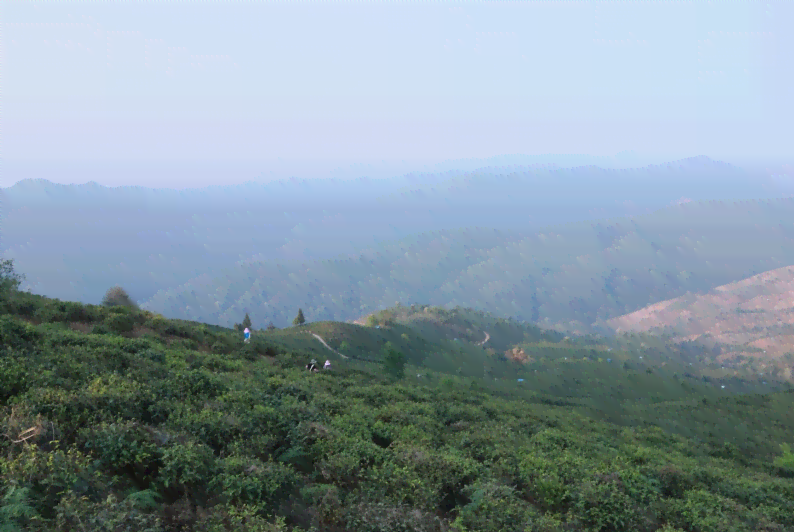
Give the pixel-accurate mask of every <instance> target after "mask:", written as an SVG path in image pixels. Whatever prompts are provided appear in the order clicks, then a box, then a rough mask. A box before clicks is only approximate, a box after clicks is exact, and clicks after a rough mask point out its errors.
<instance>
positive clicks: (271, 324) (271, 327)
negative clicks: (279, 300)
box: [267, 321, 276, 331]
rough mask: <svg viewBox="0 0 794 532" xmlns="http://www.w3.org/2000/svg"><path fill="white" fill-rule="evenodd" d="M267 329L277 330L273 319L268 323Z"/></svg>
mask: <svg viewBox="0 0 794 532" xmlns="http://www.w3.org/2000/svg"><path fill="white" fill-rule="evenodd" d="M267 330H268V331H275V330H276V326H275V325H273V322H272V321H271V322H270V323H268V324H267Z"/></svg>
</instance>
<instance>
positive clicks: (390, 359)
mask: <svg viewBox="0 0 794 532" xmlns="http://www.w3.org/2000/svg"><path fill="white" fill-rule="evenodd" d="M384 350H385V351H386V353H385V355H384V357H383V367H384V369H385V370H386V373H387V374H388V375H389V377H391V378H392V379H394V380H400V379H402V378H403V377H404V376H405V363H406V361H407V360H408V359H407V358H406V356H405V355H403V354H402V353H400V352H399V351H397V350H396V349H394V348H393V347H392V346H391V343H387V344H386V348H385V349H384Z"/></svg>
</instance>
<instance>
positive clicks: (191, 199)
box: [0, 157, 780, 325]
mask: <svg viewBox="0 0 794 532" xmlns="http://www.w3.org/2000/svg"><path fill="white" fill-rule="evenodd" d="M540 159H545V158H540ZM505 160H506V159H505ZM513 160H514V161H516V162H517V161H519V160H520V159H513ZM493 162H495V161H493ZM547 162H552V161H548V160H547ZM562 162H564V163H565V164H567V165H568V167H559V166H555V165H553V164H542V165H539V164H535V165H531V164H530V165H527V164H511V165H510V166H506V165H504V164H502V165H500V166H496V165H494V166H485V165H484V166H483V167H480V168H475V169H469V170H467V171H462V170H453V171H444V172H428V173H412V174H405V175H399V176H397V177H393V178H387V179H356V180H338V179H285V180H281V181H277V182H269V183H256V182H249V183H245V184H242V185H230V186H212V187H205V188H193V189H185V190H170V189H153V188H144V187H126V186H123V187H104V186H100V185H98V184H97V183H93V182H91V183H85V184H75V185H59V184H55V183H52V182H49V181H46V180H44V179H36V180H32V179H26V180H23V181H20V182H18V183H16V184H15V185H14V186H11V187H7V188H0V200H1V201H0V203H1V204H2V209H0V223H1V224H2V227H3V241H2V247H3V253H4V254H5V256H14V257H16V258H17V263H18V265H19V267H20V268H22V269H24V271H25V272H26V273H27V276H28V281H29V282H30V287H31V288H32V289H33V290H34V292H36V293H40V294H47V295H49V296H50V297H59V298H61V299H64V300H69V301H82V302H84V303H96V302H98V301H99V300H100V299H101V297H102V294H103V293H104V291H105V290H106V289H107V287H108V286H112V285H113V284H121V285H122V286H124V287H125V288H126V289H127V290H128V292H129V293H130V294H131V296H132V297H133V299H134V300H136V301H139V302H143V301H148V300H149V299H151V298H152V297H154V296H155V295H156V294H157V293H158V292H159V291H168V290H172V289H174V290H176V289H177V287H182V288H185V287H186V285H187V284H190V285H194V284H197V281H201V277H200V276H206V277H207V278H208V279H212V280H214V284H217V285H218V286H223V284H224V283H223V282H222V280H220V279H222V278H223V277H225V275H226V272H225V271H223V270H229V271H230V272H231V273H232V283H231V284H232V289H231V290H230V294H229V297H234V296H235V295H236V294H237V285H238V284H240V283H242V284H246V282H247V281H248V279H247V278H243V280H242V281H241V280H239V279H237V278H236V276H237V275H238V274H239V273H243V274H244V275H245V274H248V273H250V272H239V271H234V269H235V267H236V265H237V263H239V262H249V261H252V260H256V261H264V262H274V263H277V264H280V265H281V268H282V269H283V268H287V269H289V270H290V271H291V273H294V274H296V275H300V274H302V273H303V269H301V268H297V267H296V264H297V265H300V264H303V263H305V264H306V265H308V269H309V270H310V271H312V272H314V271H316V270H318V269H323V268H324V267H325V266H324V265H323V261H328V260H333V261H337V260H340V259H341V260H346V259H350V258H352V259H353V260H354V261H355V260H358V259H359V258H360V257H361V256H362V255H365V256H366V255H368V252H367V248H372V247H374V248H376V249H375V251H381V250H380V249H378V246H379V245H380V244H384V245H393V244H394V243H395V242H400V243H402V244H403V246H405V249H401V250H400V251H399V255H398V256H402V255H404V253H405V252H406V251H407V249H409V248H411V247H412V245H413V241H414V240H416V238H414V236H413V235H419V234H421V233H424V232H427V233H437V232H450V233H459V231H458V230H460V229H461V228H472V229H473V228H476V227H479V228H489V229H496V230H498V231H499V232H500V233H502V234H505V233H509V232H518V233H521V234H525V235H531V234H536V233H537V232H539V231H543V232H545V230H546V229H547V228H550V227H554V228H555V229H554V230H553V232H555V233H565V231H564V230H562V229H564V226H565V224H567V223H575V222H580V223H581V222H585V221H586V222H587V223H590V221H591V220H595V219H601V220H608V219H611V220H613V221H614V220H623V221H626V218H625V217H626V216H637V215H642V214H644V213H648V212H652V211H655V210H658V209H660V208H663V207H665V206H668V205H671V204H673V203H675V202H676V201H678V200H679V199H680V198H682V197H685V198H690V199H692V200H693V202H698V201H702V200H706V199H723V200H726V201H727V200H731V201H736V200H747V199H758V198H767V197H771V196H776V195H780V194H779V193H777V192H776V191H777V190H779V189H780V187H779V186H777V185H778V184H777V183H776V182H774V181H773V180H771V179H770V178H769V176H768V175H767V176H761V175H756V174H755V173H748V172H746V171H744V170H742V169H741V168H737V167H735V166H732V165H729V164H726V163H723V162H720V161H715V160H712V159H709V158H708V157H693V158H689V159H684V160H679V161H671V162H669V163H665V164H659V165H649V166H644V167H638V168H623V169H620V170H618V169H609V168H601V167H598V166H596V165H593V164H591V163H592V162H593V161H592V160H591V161H590V163H587V162H586V160H585V158H567V160H563V161H562ZM466 166H467V168H470V167H469V165H468V163H467V164H466ZM51 171H52V172H57V171H58V168H57V167H56V168H51ZM75 179H76V180H78V182H79V179H80V177H76V178H75ZM572 192H575V194H573V195H572ZM474 205H476V208H473V206H474ZM588 227H589V226H588ZM588 237H589V235H588ZM455 238H461V239H463V241H462V242H460V243H461V245H468V246H470V247H477V246H476V245H475V244H474V243H472V242H467V241H466V235H465V234H456V235H455ZM533 245H534V244H533ZM494 246H497V247H498V246H504V243H502V242H494V244H493V246H491V247H494ZM775 249H778V250H779V246H778V247H777V248H775ZM415 251H416V252H417V253H418V257H417V258H418V259H420V260H421V259H422V258H423V257H422V256H423V255H424V253H423V250H422V249H421V247H420V249H417V250H415ZM566 253H570V251H568V250H566ZM495 256H499V254H498V253H497V254H495ZM772 256H776V255H774V254H772ZM764 257H766V255H765V256H764ZM367 258H368V259H369V258H370V257H367ZM427 258H428V259H430V258H434V257H432V256H428V257H427ZM451 259H452V260H451V261H450V262H451V265H452V267H453V268H452V270H450V272H451V273H450V275H449V276H448V277H445V278H442V279H435V278H433V279H431V280H430V281H432V282H436V281H437V280H438V281H439V286H443V285H444V284H445V282H446V281H450V282H451V283H452V284H449V285H448V286H446V287H444V288H443V289H442V291H441V293H440V294H433V293H431V291H430V290H429V289H428V288H429V287H428V285H427V284H422V285H420V287H421V288H422V289H423V290H425V292H424V293H422V294H419V293H416V294H412V297H415V299H416V300H418V301H429V302H432V303H433V304H439V305H441V304H447V303H452V304H453V305H454V304H462V305H465V306H477V305H476V304H475V302H474V300H473V299H472V298H471V296H470V295H467V294H464V295H465V298H464V299H459V300H454V299H456V298H457V297H458V296H457V294H450V293H449V289H450V288H451V289H452V290H453V291H454V290H455V288H454V287H455V285H454V282H455V277H456V276H457V275H459V274H461V273H462V274H464V275H465V273H466V268H467V267H468V266H469V264H468V263H467V262H466V261H465V260H459V258H458V256H457V255H455V256H453V257H451ZM291 261H294V263H293V262H291ZM392 262H393V261H392ZM543 267H549V268H554V266H553V265H548V264H543V265H541V266H540V268H543ZM764 269H769V268H764ZM758 271H761V270H758ZM86 272H90V275H86ZM144 272H145V273H144ZM370 273H373V272H367V274H368V275H369V274H370ZM387 273H388V270H385V269H384V267H383V266H382V265H379V267H378V269H377V270H376V271H375V272H374V274H375V276H376V277H383V278H384V279H385V278H386V274H387ZM538 273H539V272H538ZM532 274H533V275H536V272H532ZM607 274H608V272H607ZM629 275H630V274H629ZM322 277H324V276H321V278H322ZM522 277H523V276H519V277H518V278H517V279H516V281H517V282H519V284H520V281H521V278H522ZM275 279H276V282H275V284H271V285H269V286H268V291H269V292H272V291H279V290H281V289H282V288H281V287H280V286H279V285H280V282H281V279H280V277H276V278H275ZM587 279H588V280H589V277H588V278H587ZM731 280H733V279H731ZM412 286H413V285H412ZM250 288H251V284H248V286H245V287H244V290H243V291H245V290H247V289H250ZM353 288H354V289H355V288H357V287H353ZM365 288H367V289H365V290H356V291H357V292H362V294H363V296H364V297H363V299H364V301H362V303H363V304H367V305H370V308H368V309H367V311H368V310H374V309H377V308H378V307H379V305H382V304H383V305H385V306H390V305H392V304H393V303H394V301H397V300H399V297H392V296H391V295H390V294H389V293H388V292H389V291H387V293H385V294H378V293H377V292H375V293H373V292H372V290H371V289H369V288H368V287H365ZM393 288H394V291H395V292H400V291H401V290H402V287H401V286H396V287H393ZM495 288H496V289H497V292H498V291H500V290H502V289H501V288H500V287H495ZM271 289H272V290H271ZM308 289H309V290H308V291H303V292H301V290H307V287H300V290H298V291H297V293H295V294H292V293H290V294H288V295H287V301H291V302H296V303H298V301H297V299H295V296H298V295H300V296H302V297H305V296H306V295H307V294H311V296H312V298H314V299H316V300H317V301H316V303H318V304H317V310H316V311H315V310H313V311H312V312H317V315H315V314H312V316H313V317H312V319H342V320H343V321H344V320H347V319H349V318H351V317H353V315H352V314H351V315H350V316H345V317H343V318H339V317H336V316H335V315H334V311H336V310H337V305H338V303H334V302H332V301H329V300H323V301H322V302H321V304H320V300H319V298H320V295H321V294H322V293H324V292H323V291H322V290H321V291H319V292H318V293H315V291H314V290H312V289H311V287H308ZM508 289H509V287H508ZM188 292H189V290H188ZM197 292H198V291H197ZM325 293H326V294H328V295H327V296H326V297H330V298H333V299H337V300H338V299H340V298H342V297H343V296H342V295H341V294H342V293H337V292H331V293H327V292H325ZM437 295H441V296H443V297H442V298H441V299H438V298H437V297H436V296H437ZM495 295H496V296H499V294H498V293H497V294H495ZM540 295H542V294H540ZM675 295H680V294H675ZM381 296H382V297H381ZM450 296H451V298H450ZM312 298H308V299H307V300H306V301H300V302H299V304H300V305H302V306H303V307H304V308H310V307H311V308H313V309H314V308H315V305H310V303H311V302H312V301H311V299H312ZM269 299H271V300H269V301H268V302H269V304H270V305H271V306H273V307H274V309H275V310H276V312H275V313H274V314H273V315H272V316H269V315H265V314H264V312H263V313H262V314H263V316H262V318H263V319H264V318H270V319H274V320H277V319H278V318H279V316H278V315H277V314H278V310H279V308H280V305H279V297H278V295H277V294H274V293H271V294H270V297H269ZM487 299H488V297H486V300H487ZM244 300H245V298H243V299H242V300H241V301H238V300H237V299H236V298H235V299H224V300H222V301H220V304H221V309H222V310H221V312H220V314H223V313H224V312H225V311H226V310H227V309H231V308H232V307H236V306H237V304H238V303H241V302H242V301H244ZM497 300H498V297H497ZM403 302H404V303H405V302H407V301H403ZM253 303H254V305H259V303H258V302H257V301H254V302H253ZM489 303H490V301H489ZM509 303H510V302H509V300H508V301H507V305H505V306H504V308H496V307H495V306H493V305H491V306H489V307H488V308H487V309H486V310H490V311H492V312H498V313H500V314H503V315H505V316H507V315H517V314H523V315H525V318H524V319H527V320H529V319H531V316H532V312H531V311H530V309H521V308H519V309H515V308H513V307H511V306H510V304H509ZM643 303H644V304H647V302H645V301H644V302H643ZM323 306H329V311H328V312H327V313H325V314H323V315H320V313H321V309H322V307H323ZM483 308H485V307H483ZM638 308H639V307H638ZM155 310H157V311H158V312H164V313H165V314H167V315H171V314H170V310H167V311H166V310H163V309H159V308H158V309H155ZM216 310H217V309H216V308H215V307H209V308H208V309H205V310H204V313H203V314H202V315H201V316H199V318H200V319H201V321H205V322H212V323H222V324H224V325H231V322H229V323H227V322H225V321H216V320H217V318H218V316H210V315H209V313H210V312H211V313H215V312H216ZM249 310H251V311H253V310H254V307H253V306H252V308H250V309H249ZM261 310H265V309H264V308H262V309H261ZM178 311H179V312H182V309H181V308H180V309H178ZM196 311H198V310H196ZM257 312H259V310H257ZM354 312H358V309H356V310H354ZM621 313H623V312H621ZM172 317H188V318H193V317H195V315H193V314H189V315H186V316H177V315H173V316H172ZM545 317H547V316H546V315H542V318H545ZM549 317H550V318H551V319H553V320H554V321H556V320H557V318H556V317H555V316H553V315H549ZM223 319H225V316H220V320H223ZM230 319H236V317H233V318H230ZM277 323H278V322H277ZM279 324H280V325H285V324H286V323H279Z"/></svg>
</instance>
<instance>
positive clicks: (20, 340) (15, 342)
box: [0, 315, 41, 347]
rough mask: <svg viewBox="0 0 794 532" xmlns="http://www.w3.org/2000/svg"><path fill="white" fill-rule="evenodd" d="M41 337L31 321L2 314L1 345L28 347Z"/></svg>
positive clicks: (0, 326) (0, 321) (0, 319)
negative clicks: (27, 321)
mask: <svg viewBox="0 0 794 532" xmlns="http://www.w3.org/2000/svg"><path fill="white" fill-rule="evenodd" d="M40 337H41V335H40V334H39V332H38V331H37V330H36V328H35V327H33V326H32V325H30V324H29V323H25V322H23V321H20V320H17V319H15V318H13V317H12V316H5V315H4V316H0V346H9V347H26V346H29V345H30V344H31V343H33V342H35V341H37V340H38V339H39V338H40Z"/></svg>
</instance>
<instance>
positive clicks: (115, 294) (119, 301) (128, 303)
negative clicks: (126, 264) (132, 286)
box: [102, 286, 138, 310]
mask: <svg viewBox="0 0 794 532" xmlns="http://www.w3.org/2000/svg"><path fill="white" fill-rule="evenodd" d="M102 305H103V306H106V307H116V306H121V307H127V308H130V309H136V310H137V309H138V305H137V304H136V303H135V302H134V301H133V300H132V299H131V298H130V296H129V294H127V292H126V290H124V289H123V288H122V287H120V286H114V287H112V288H110V289H109V290H108V291H107V292H105V297H103V298H102Z"/></svg>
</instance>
